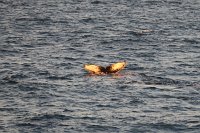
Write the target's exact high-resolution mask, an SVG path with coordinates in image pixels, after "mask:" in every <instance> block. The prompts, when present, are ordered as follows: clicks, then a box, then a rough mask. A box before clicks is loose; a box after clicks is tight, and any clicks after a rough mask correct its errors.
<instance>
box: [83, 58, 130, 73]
mask: <svg viewBox="0 0 200 133" xmlns="http://www.w3.org/2000/svg"><path fill="white" fill-rule="evenodd" d="M126 64H127V63H126V62H125V61H123V62H117V63H114V64H111V65H110V66H107V67H106V68H105V67H102V66H98V65H93V64H86V65H84V69H85V70H86V71H88V72H89V73H91V74H96V75H103V74H110V73H117V72H119V71H121V70H122V69H124V67H125V66H126Z"/></svg>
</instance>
